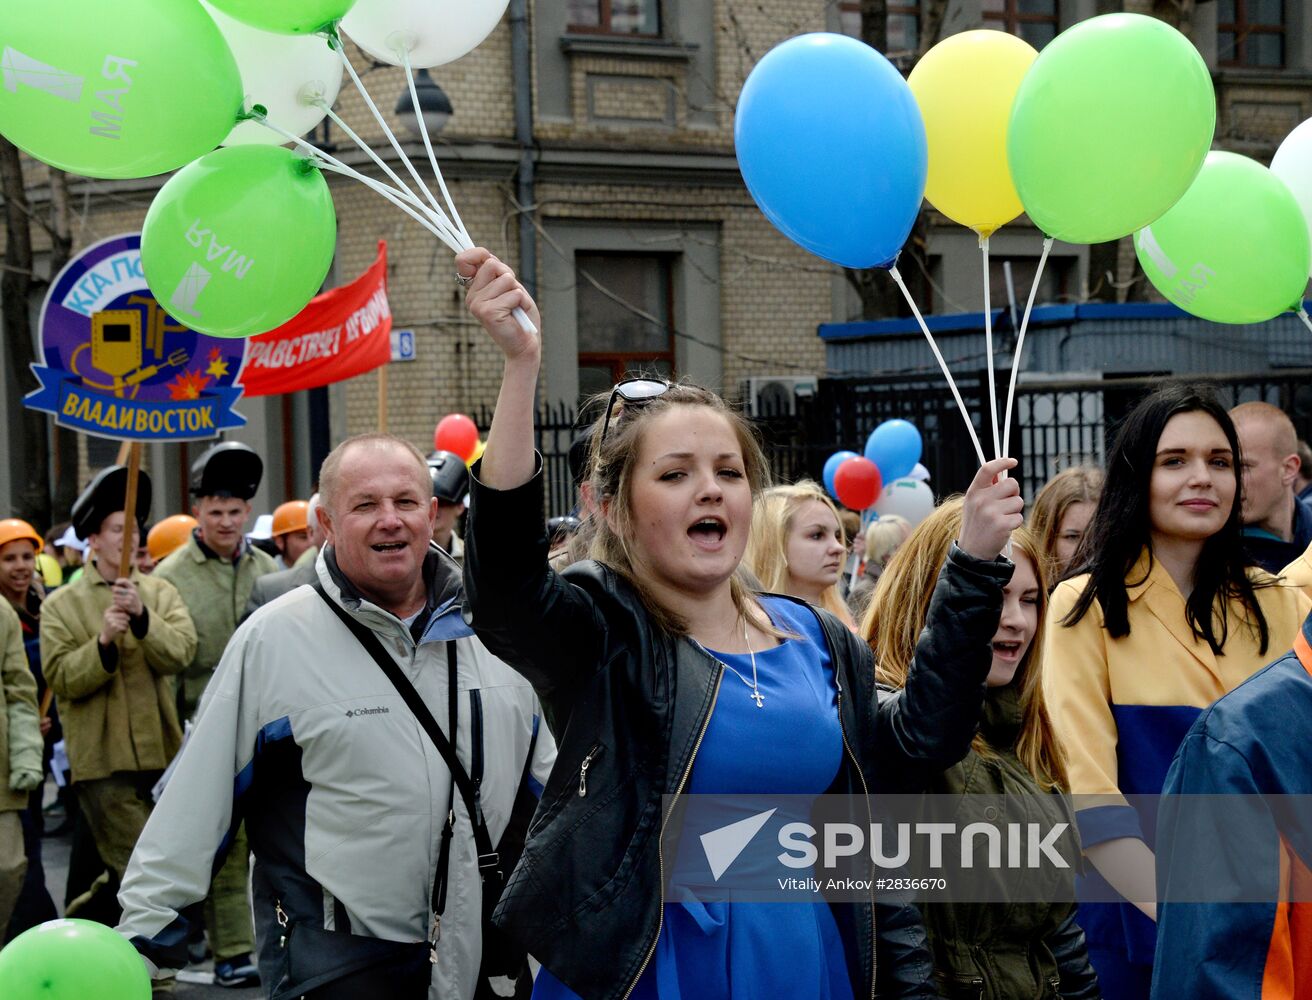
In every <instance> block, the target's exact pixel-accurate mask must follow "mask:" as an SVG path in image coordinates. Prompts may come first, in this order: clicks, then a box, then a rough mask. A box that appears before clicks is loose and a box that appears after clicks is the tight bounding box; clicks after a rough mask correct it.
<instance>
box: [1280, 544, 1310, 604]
mask: <svg viewBox="0 0 1312 1000" xmlns="http://www.w3.org/2000/svg"><path fill="white" fill-rule="evenodd" d="M1280 578H1281V580H1282V581H1283V582H1284V583H1285V584H1286V585H1287V586H1290V587H1298V588H1299V589H1300V590H1302V591H1303V593H1305V594H1307V595H1308V597H1312V545H1309V546H1308V547H1307V548H1306V549H1305V550H1304V551H1303V554H1302V555H1301V556H1299V557H1298V558H1297V559H1295V560H1294V561H1293V562H1291V563H1290V564H1289V565H1288V566H1286V567H1285V568H1284V569H1282V570H1281V571H1280Z"/></svg>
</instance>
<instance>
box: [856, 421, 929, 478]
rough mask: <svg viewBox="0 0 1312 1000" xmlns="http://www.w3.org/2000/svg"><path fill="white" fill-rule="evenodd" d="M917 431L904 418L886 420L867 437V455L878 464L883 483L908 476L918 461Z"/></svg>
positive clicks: (919, 448)
mask: <svg viewBox="0 0 1312 1000" xmlns="http://www.w3.org/2000/svg"><path fill="white" fill-rule="evenodd" d="M921 447H922V445H921V441H920V431H918V430H916V425H915V424H913V423H911V422H910V421H907V420H885V421H884V422H883V423H882V424H880V425H879V426H878V427H876V428H875V429H874V431H873V432H872V433H871V435H870V437H869V438H867V439H866V458H868V459H870V461H872V462H874V463H875V465H877V466H878V467H879V474H880V475H881V476H883V477H884V482H886V483H891V482H892V481H893V480H895V479H901V478H903V477H904V476H906V475H908V474H909V473H910V472H911V470H912V469H914V468H915V467H916V463H917V462H919V461H920V450H921Z"/></svg>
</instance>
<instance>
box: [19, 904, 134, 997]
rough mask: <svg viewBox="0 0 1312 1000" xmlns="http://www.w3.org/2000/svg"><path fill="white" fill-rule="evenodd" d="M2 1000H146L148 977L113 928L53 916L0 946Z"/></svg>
mask: <svg viewBox="0 0 1312 1000" xmlns="http://www.w3.org/2000/svg"><path fill="white" fill-rule="evenodd" d="M0 996H2V997H4V998H5V1000H87V998H88V997H95V998H96V1000H150V976H149V974H148V973H147V972H146V965H145V963H144V962H143V961H142V959H141V956H140V955H139V954H137V949H135V948H133V947H132V945H131V944H129V943H128V939H127V938H125V937H123V935H121V934H118V933H116V932H115V931H114V929H113V928H111V927H106V926H105V925H104V924H97V923H93V922H92V921H90V920H51V921H48V922H46V923H44V924H42V925H41V926H39V927H33V928H32V929H31V930H28V931H24V932H23V933H22V934H20V935H18V937H16V938H14V939H13V940H12V941H11V942H9V944H7V945H5V947H4V950H3V951H0Z"/></svg>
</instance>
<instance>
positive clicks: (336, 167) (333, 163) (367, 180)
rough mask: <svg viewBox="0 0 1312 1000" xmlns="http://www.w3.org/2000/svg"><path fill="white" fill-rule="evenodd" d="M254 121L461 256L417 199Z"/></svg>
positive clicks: (274, 127) (261, 120)
mask: <svg viewBox="0 0 1312 1000" xmlns="http://www.w3.org/2000/svg"><path fill="white" fill-rule="evenodd" d="M255 120H256V121H258V122H259V123H260V124H261V125H263V126H264V127H265V128H267V129H270V130H272V131H274V132H276V133H278V134H279V135H280V136H282V137H283V138H284V139H287V140H289V141H290V142H294V143H296V145H298V146H300V147H301V148H302V149H304V150H305V151H306V152H307V153H309V154H310V156H312V157H313V158H314V159H315V160H317V161H318V163H319V166H320V167H321V168H322V169H324V170H330V171H332V172H333V173H336V174H341V175H342V176H344V177H350V178H352V179H353V180H357V181H359V182H360V183H361V184H363V185H364V186H365V187H367V188H369V189H371V190H373V191H375V192H377V193H378V194H380V195H382V196H383V197H384V198H386V199H387V200H388V201H390V202H392V204H394V205H395V206H396V207H397V208H399V209H401V210H402V211H403V212H405V213H406V214H407V215H409V216H410V217H411V218H413V219H414V220H415V221H416V222H418V223H419V224H420V225H421V226H423V227H424V228H425V229H427V230H428V231H429V232H431V233H432V234H433V235H434V236H436V237H437V238H438V239H439V240H441V241H442V242H443V243H445V244H446V245H447V247H449V248H450V250H451V252H452V253H459V252H460V250H461V249H462V248H461V247H460V246H458V245H457V244H455V243H453V242H451V239H450V237H449V236H447V235H446V234H445V233H444V232H443V231H441V230H439V229H438V228H436V226H435V225H434V223H432V222H430V221H429V220H428V218H427V216H428V214H429V213H428V210H427V209H426V208H425V207H424V205H423V204H422V203H421V202H419V201H418V200H417V199H415V198H414V196H413V195H409V196H407V194H406V193H404V192H401V191H394V190H392V189H391V188H389V187H388V186H387V185H386V184H380V183H379V182H378V181H376V180H374V179H373V178H371V177H366V176H365V175H364V174H362V173H360V172H359V171H358V170H355V169H354V168H352V167H348V166H347V165H346V164H345V163H343V162H342V161H341V160H339V159H337V157H335V156H333V155H332V154H331V153H328V152H325V151H324V150H322V149H320V148H319V147H318V146H314V145H311V144H310V143H308V142H306V141H305V140H304V139H302V138H301V137H300V136H296V135H292V134H291V133H290V132H288V131H287V130H286V129H283V128H279V127H278V126H277V125H275V124H273V122H271V121H269V120H268V119H267V118H264V117H257V118H256V119H255ZM407 202H411V203H413V205H414V206H415V208H417V209H419V211H420V212H423V213H424V214H423V215H420V214H419V212H416V211H415V210H414V209H412V208H411V207H410V205H409V204H407Z"/></svg>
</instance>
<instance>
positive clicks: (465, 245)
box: [333, 35, 538, 334]
mask: <svg viewBox="0 0 1312 1000" xmlns="http://www.w3.org/2000/svg"><path fill="white" fill-rule="evenodd" d="M333 45H334V47H335V48H336V49H337V54H338V56H339V57H340V58H341V61H342V66H343V67H344V68H345V69H346V72H347V73H348V74H349V75H350V77H351V82H352V83H353V84H355V89H356V90H358V91H359V92H360V96H361V97H362V98H364V103H365V105H366V106H367V107H368V108H369V110H370V112H372V114H373V116H374V121H376V122H377V123H378V125H379V127H380V128H382V130H383V134H384V135H386V136H387V141H388V142H390V143H391V144H392V149H394V150H395V151H396V155H397V156H399V157H400V158H401V162H402V163H404V164H405V165H406V169H407V170H409V171H410V176H411V177H413V178H414V182H415V184H416V185H418V187H419V189H420V190H421V191H423V193H424V196H425V197H426V198H427V199H428V202H429V204H430V205H432V206H433V207H432V211H431V212H429V211H428V210H425V214H429V215H433V216H435V217H436V218H437V219H438V220H440V222H441V225H442V228H443V229H446V230H449V231H450V232H451V234H452V235H458V236H459V237H461V238H460V239H458V240H457V241H456V242H455V244H454V245H453V244H452V243H449V242H447V240H446V239H445V238H443V237H442V235H441V234H440V233H438V232H436V230H434V229H433V227H432V226H427V225H425V228H427V229H428V230H429V231H430V232H433V234H434V235H435V236H437V237H438V238H439V239H441V240H442V242H443V243H446V245H447V246H448V247H449V248H450V249H451V251H452V252H453V253H457V254H458V253H460V252H461V251H462V250H469V249H471V248H472V247H473V245H474V243H473V240H471V239H470V238H469V233H468V232H466V231H465V228H464V225H463V224H461V225H460V226H459V227H457V226H456V225H455V224H454V223H452V221H451V220H450V219H448V218H447V216H446V213H445V212H444V211H443V210H442V206H441V205H439V204H438V203H437V199H436V198H435V197H433V192H432V191H431V190H429V188H428V185H427V184H425V183H424V182H423V180H422V179H421V178H420V177H419V171H417V170H416V169H415V165H414V164H413V163H412V162H410V157H408V156H406V155H405V151H404V150H403V149H401V144H400V143H399V142H398V141H397V139H396V136H395V135H394V134H393V133H392V130H391V128H390V127H388V124H387V120H386V119H385V118H383V116H382V113H381V112H380V111H379V110H378V107H377V105H375V104H374V101H373V98H372V97H370V96H369V91H367V90H366V89H365V87H364V83H363V82H362V81H361V79H360V77H359V75H358V74H357V73H356V72H355V67H354V66H352V65H351V60H350V59H349V58H348V57H347V55H346V46H345V44H344V43H343V42H342V40H341V36H340V35H335V36H334V37H333ZM405 61H406V65H407V76H408V75H409V69H408V66H409V56H408V55H407V56H406V57H405ZM410 89H411V95H412V100H415V116H416V117H417V118H419V121H420V128H421V130H423V132H424V144H425V146H428V147H429V155H430V156H431V155H432V149H431V146H430V145H429V142H428V132H427V129H426V127H424V125H423V117H422V116H421V115H420V113H419V102H418V100H417V99H415V95H414V82H413V80H411V84H410ZM343 166H344V164H343ZM433 168H434V170H435V171H437V163H436V157H433ZM348 169H349V168H348ZM357 177H358V175H357ZM437 179H438V183H439V184H440V185H441V186H442V193H443V195H444V196H445V197H446V198H447V199H448V204H450V195H449V194H447V192H446V183H445V181H443V180H442V174H441V171H437ZM380 193H381V191H380ZM388 200H389V201H390V200H392V199H390V198H389V199H388ZM451 210H452V212H453V213H454V212H455V207H454V205H453V206H452V209H451ZM410 214H411V215H412V216H413V215H414V213H413V212H411V213H410ZM458 218H459V216H457V219H458ZM511 315H512V316H514V317H515V322H517V323H518V324H519V327H520V329H521V330H523V331H524V332H525V333H530V334H536V333H538V328H537V327H536V326H535V325H534V324H533V321H532V320H531V319H529V318H528V313H526V312H524V310H523V309H522V308H521V307H519V306H515V308H514V309H513V310H511Z"/></svg>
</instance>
